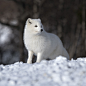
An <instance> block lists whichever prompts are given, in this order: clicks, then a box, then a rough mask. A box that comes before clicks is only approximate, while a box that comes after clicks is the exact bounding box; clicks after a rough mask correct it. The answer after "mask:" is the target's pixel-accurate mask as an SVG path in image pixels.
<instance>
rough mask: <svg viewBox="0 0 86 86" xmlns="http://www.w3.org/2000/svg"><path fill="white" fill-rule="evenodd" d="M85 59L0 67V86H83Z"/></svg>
mask: <svg viewBox="0 0 86 86" xmlns="http://www.w3.org/2000/svg"><path fill="white" fill-rule="evenodd" d="M85 85H86V58H78V59H77V60H71V61H69V60H67V59H66V58H64V57H61V56H59V57H57V58H56V59H55V60H50V61H46V60H43V61H42V62H40V63H34V64H27V63H22V62H16V63H15V64H11V65H6V66H4V65H0V86H85Z"/></svg>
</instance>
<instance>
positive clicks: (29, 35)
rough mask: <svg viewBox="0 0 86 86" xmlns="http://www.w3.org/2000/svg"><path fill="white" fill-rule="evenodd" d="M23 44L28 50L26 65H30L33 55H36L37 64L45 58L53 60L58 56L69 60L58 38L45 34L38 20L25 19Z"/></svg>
mask: <svg viewBox="0 0 86 86" xmlns="http://www.w3.org/2000/svg"><path fill="white" fill-rule="evenodd" d="M24 44H25V47H26V48H27V50H28V60H27V63H32V58H33V54H35V55H37V60H36V62H37V63H39V62H40V61H41V60H43V59H47V58H49V59H51V60H52V59H55V58H56V57H57V56H59V55H62V56H64V57H66V58H67V59H69V55H68V53H67V51H66V49H65V48H64V47H63V44H62V42H61V40H60V39H59V37H58V36H56V35H54V34H52V33H47V32H46V31H45V30H44V28H43V25H42V23H41V20H40V19H31V18H28V19H27V21H26V25H25V29H24Z"/></svg>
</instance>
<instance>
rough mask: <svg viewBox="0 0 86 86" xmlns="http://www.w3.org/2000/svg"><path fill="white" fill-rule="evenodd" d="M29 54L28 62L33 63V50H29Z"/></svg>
mask: <svg viewBox="0 0 86 86" xmlns="http://www.w3.org/2000/svg"><path fill="white" fill-rule="evenodd" d="M28 54H29V57H28V60H27V63H29V64H31V63H32V58H33V52H32V51H29V52H28Z"/></svg>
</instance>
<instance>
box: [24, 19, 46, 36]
mask: <svg viewBox="0 0 86 86" xmlns="http://www.w3.org/2000/svg"><path fill="white" fill-rule="evenodd" d="M25 29H26V30H27V32H28V34H35V35H37V34H41V33H43V31H44V29H43V25H42V23H41V20H40V19H31V18H28V19H27V21H26V25H25Z"/></svg>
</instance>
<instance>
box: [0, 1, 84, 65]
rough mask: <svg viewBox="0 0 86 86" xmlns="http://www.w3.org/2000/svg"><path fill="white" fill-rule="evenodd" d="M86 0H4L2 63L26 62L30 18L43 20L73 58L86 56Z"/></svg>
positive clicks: (1, 3)
mask: <svg viewBox="0 0 86 86" xmlns="http://www.w3.org/2000/svg"><path fill="white" fill-rule="evenodd" d="M85 6H86V1H85V0H0V64H11V63H14V62H17V61H23V62H26V59H27V50H26V49H25V47H24V44H23V31H24V25H25V21H26V19H27V18H28V17H29V18H40V19H41V20H42V23H43V25H44V28H45V30H46V31H47V32H52V33H54V34H56V35H58V36H59V37H60V39H61V40H62V42H63V45H64V47H65V48H66V49H67V51H68V53H69V55H70V58H74V59H76V58H78V57H86V26H85V23H86V20H85V16H86V15H85V10H86V7H85Z"/></svg>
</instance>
